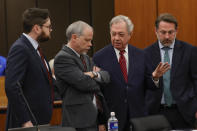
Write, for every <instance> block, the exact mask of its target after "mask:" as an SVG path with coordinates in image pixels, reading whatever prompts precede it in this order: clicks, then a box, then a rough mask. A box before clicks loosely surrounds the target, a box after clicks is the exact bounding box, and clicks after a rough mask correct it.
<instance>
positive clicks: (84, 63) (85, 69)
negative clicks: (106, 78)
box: [80, 55, 87, 72]
mask: <svg viewBox="0 0 197 131" xmlns="http://www.w3.org/2000/svg"><path fill="white" fill-rule="evenodd" d="M80 59H81V61H82V63H83V66H84V71H85V72H86V71H87V65H86V62H85V59H84V57H83V55H80Z"/></svg>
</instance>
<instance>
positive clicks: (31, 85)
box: [5, 35, 52, 128]
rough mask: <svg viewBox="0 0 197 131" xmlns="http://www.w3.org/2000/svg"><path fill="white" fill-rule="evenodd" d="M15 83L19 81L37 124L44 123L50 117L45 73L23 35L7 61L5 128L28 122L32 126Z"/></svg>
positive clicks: (36, 55) (10, 52)
mask: <svg viewBox="0 0 197 131" xmlns="http://www.w3.org/2000/svg"><path fill="white" fill-rule="evenodd" d="M48 67H49V66H48ZM17 82H20V84H21V86H22V90H23V94H24V96H25V97H26V99H27V102H28V103H29V106H30V108H31V110H32V112H33V114H34V115H35V117H36V120H37V122H38V124H40V125H41V124H48V123H49V122H50V120H51V115H52V99H51V87H50V85H49V80H48V76H47V71H46V69H45V67H44V65H43V63H42V61H41V58H40V56H39V55H38V53H37V51H36V50H35V48H34V47H33V46H32V44H31V43H30V41H29V40H28V39H27V38H26V37H25V36H24V35H21V37H20V38H19V39H18V40H17V41H16V42H15V43H14V44H13V45H12V47H11V48H10V51H9V54H8V58H7V67H6V80H5V90H6V95H7V97H8V111H7V128H14V127H21V126H22V124H23V123H25V122H27V121H29V120H31V121H32V122H33V124H35V121H34V120H33V119H32V116H31V114H30V112H29V110H28V108H27V104H26V103H25V101H24V99H23V96H22V93H21V91H20V88H21V87H19V85H18V84H17Z"/></svg>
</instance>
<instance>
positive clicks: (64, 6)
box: [38, 0, 69, 60]
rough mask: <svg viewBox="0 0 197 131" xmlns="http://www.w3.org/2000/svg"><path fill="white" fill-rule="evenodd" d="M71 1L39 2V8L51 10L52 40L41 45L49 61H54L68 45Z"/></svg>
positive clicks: (47, 0)
mask: <svg viewBox="0 0 197 131" xmlns="http://www.w3.org/2000/svg"><path fill="white" fill-rule="evenodd" d="M68 6H69V1H68V0H58V1H53V0H51V1H50V0H39V1H38V7H39V8H46V9H48V10H49V12H50V15H51V22H52V29H53V31H52V33H51V37H52V38H51V39H50V40H49V41H47V42H45V43H41V46H42V47H43V52H44V54H45V55H46V56H47V58H48V60H50V59H52V58H53V57H54V56H55V55H56V54H57V52H58V51H59V50H60V49H61V48H62V45H63V44H65V43H66V35H65V32H66V27H67V25H68V24H69V19H68V18H69V9H68Z"/></svg>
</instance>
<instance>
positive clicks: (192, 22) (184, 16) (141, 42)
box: [114, 0, 197, 48]
mask: <svg viewBox="0 0 197 131" xmlns="http://www.w3.org/2000/svg"><path fill="white" fill-rule="evenodd" d="M114 4H115V15H119V14H123V15H127V16H129V17H130V18H131V20H132V21H133V23H134V34H133V36H132V39H131V41H130V43H131V44H132V45H135V46H137V47H139V48H145V47H147V46H148V45H150V44H152V43H153V42H155V41H156V36H155V32H154V22H155V19H156V18H157V16H158V15H159V14H160V13H166V12H167V13H171V14H173V15H174V16H175V17H176V18H177V20H178V34H177V39H180V40H183V41H187V42H189V43H190V44H192V45H195V46H197V13H195V12H197V1H196V0H124V2H123V1H122V0H115V2H114Z"/></svg>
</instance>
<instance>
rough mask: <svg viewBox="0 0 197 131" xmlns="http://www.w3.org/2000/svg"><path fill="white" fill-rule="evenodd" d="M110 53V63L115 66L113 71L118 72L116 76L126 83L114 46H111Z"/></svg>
mask: <svg viewBox="0 0 197 131" xmlns="http://www.w3.org/2000/svg"><path fill="white" fill-rule="evenodd" d="M109 52H110V55H109V60H110V61H111V62H110V61H109V63H111V64H112V65H113V66H111V67H112V69H111V70H112V71H113V72H114V73H115V74H116V77H118V79H119V80H121V81H122V82H124V83H125V80H124V77H123V75H122V72H121V69H120V64H119V62H118V59H117V56H116V53H115V50H114V48H113V46H112V45H111V46H110V51H109Z"/></svg>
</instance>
